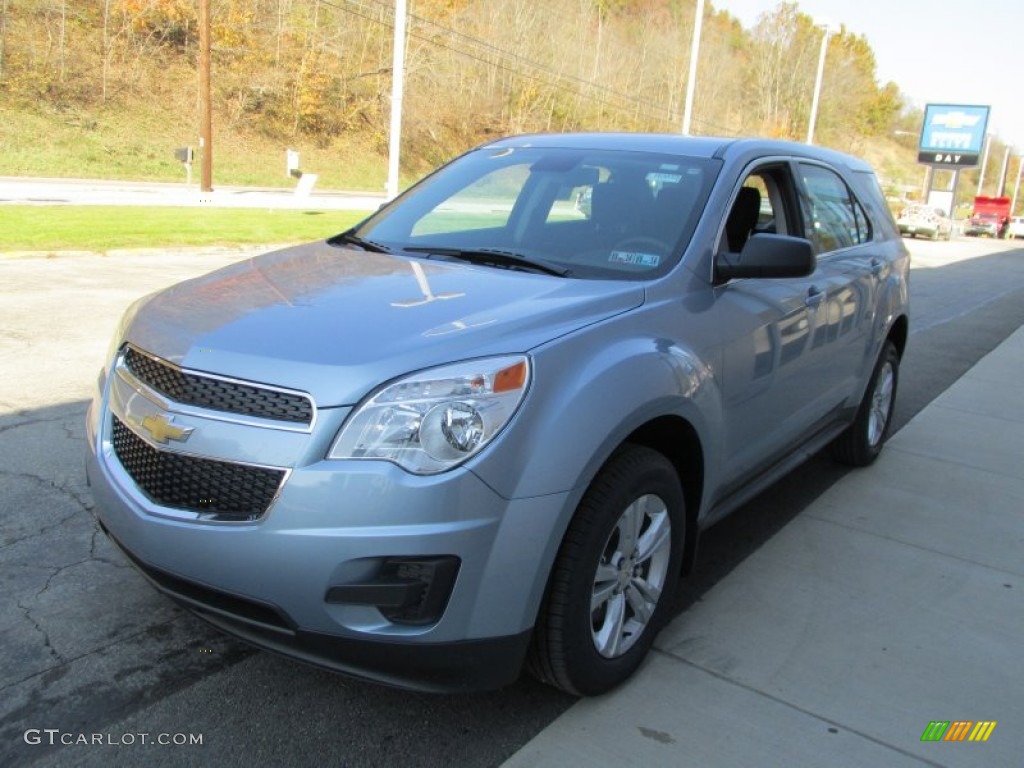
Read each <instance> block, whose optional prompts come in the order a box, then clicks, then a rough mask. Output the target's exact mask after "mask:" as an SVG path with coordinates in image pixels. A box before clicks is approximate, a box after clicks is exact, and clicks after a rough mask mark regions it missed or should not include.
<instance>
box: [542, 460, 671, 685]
mask: <svg viewBox="0 0 1024 768" xmlns="http://www.w3.org/2000/svg"><path fill="white" fill-rule="evenodd" d="M685 526H686V515H685V508H684V501H683V491H682V488H681V486H680V484H679V478H678V476H677V474H676V472H675V468H674V467H673V466H672V464H671V463H670V462H669V461H668V459H666V458H665V457H664V456H663V455H662V454H660V453H658V452H657V451H654V450H652V449H650V448H646V447H644V446H638V445H625V446H623V447H622V448H621V449H619V450H618V451H617V452H616V453H615V454H614V455H613V456H612V457H611V459H609V460H608V463H607V464H605V466H604V467H603V468H602V469H601V471H600V472H599V473H598V475H597V477H596V478H595V479H594V481H593V483H591V485H590V488H588V489H587V492H586V494H584V497H583V500H582V501H581V502H580V505H579V507H578V508H577V510H576V514H575V516H574V517H573V520H572V522H571V523H570V525H569V529H568V531H567V532H566V535H565V538H564V539H563V541H562V546H561V549H560V550H559V553H558V557H557V559H556V561H555V566H554V569H553V571H552V574H551V580H550V582H549V584H548V591H547V594H546V596H545V599H544V604H543V605H542V606H541V611H540V615H539V616H538V619H537V625H536V627H535V628H534V637H533V645H532V647H531V650H530V656H529V660H528V666H529V669H530V671H531V672H532V673H533V674H534V675H536V676H537V677H539V678H540V679H541V680H543V681H544V682H546V683H550V684H551V685H554V686H557V687H559V688H561V689H563V690H565V691H568V692H570V693H574V694H579V695H595V694H599V693H604V692H605V691H607V690H609V689H611V688H613V687H614V686H616V685H618V684H619V683H621V682H622V681H624V680H625V679H626V678H628V677H629V676H630V675H631V674H632V673H633V671H634V670H635V669H636V668H637V667H638V666H639V665H640V662H641V661H643V658H644V656H645V655H646V654H647V651H648V649H650V647H651V643H652V642H653V641H654V637H655V635H656V634H657V633H658V630H660V629H661V627H662V626H663V625H664V624H665V622H666V621H667V618H668V615H669V611H670V610H671V607H672V596H673V593H674V592H675V588H676V584H677V582H678V580H679V574H680V566H681V558H682V551H683V541H684V537H685Z"/></svg>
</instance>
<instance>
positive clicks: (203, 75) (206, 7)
mask: <svg viewBox="0 0 1024 768" xmlns="http://www.w3.org/2000/svg"><path fill="white" fill-rule="evenodd" d="M199 147H200V150H201V151H202V153H203V170H202V175H201V178H200V190H201V191H203V192H212V191H213V116H212V110H211V108H210V0H199Z"/></svg>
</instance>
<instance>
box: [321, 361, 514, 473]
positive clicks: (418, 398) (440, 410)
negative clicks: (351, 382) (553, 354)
mask: <svg viewBox="0 0 1024 768" xmlns="http://www.w3.org/2000/svg"><path fill="white" fill-rule="evenodd" d="M529 383H530V363H529V360H528V359H527V358H526V357H525V356H522V355H511V356H507V357H491V358H486V359H484V360H473V361H470V362H467V363H457V364H455V365H446V366H443V367H441V368H433V369H430V370H427V371H422V372H420V373H416V374H413V375H411V376H406V377H405V378H402V379H399V380H397V381H395V382H392V383H391V384H388V385H386V386H384V387H382V388H381V389H379V390H378V391H377V392H375V393H374V394H373V395H371V396H370V397H369V398H367V399H366V400H364V401H363V403H362V404H361V405H359V406H358V407H357V408H356V410H355V411H354V412H353V413H352V414H351V415H350V416H349V417H348V419H347V420H346V421H345V424H344V425H343V426H342V428H341V431H340V432H339V433H338V437H337V438H335V440H334V445H332V446H331V450H330V453H328V458H331V459H384V460H387V461H393V462H394V463H396V464H398V465H399V466H400V467H402V468H403V469H406V470H408V471H409V472H413V473H415V474H417V475H430V474H435V473H437V472H444V471H446V470H449V469H451V468H452V467H455V466H458V465H459V464H461V463H462V462H464V461H466V460H467V459H469V458H470V457H471V456H474V455H476V454H477V453H479V452H480V451H481V450H483V448H484V446H486V445H487V444H488V443H489V442H491V440H493V439H494V437H495V436H496V435H497V434H498V433H499V432H501V430H502V429H503V428H504V426H505V425H506V424H507V423H508V421H509V419H511V418H512V414H514V413H515V412H516V408H518V407H519V403H521V402H522V400H523V396H524V395H525V394H526V389H527V386H528V385H529Z"/></svg>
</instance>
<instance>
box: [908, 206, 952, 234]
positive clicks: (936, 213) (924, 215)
mask: <svg viewBox="0 0 1024 768" xmlns="http://www.w3.org/2000/svg"><path fill="white" fill-rule="evenodd" d="M896 225H897V226H898V227H899V228H900V234H901V235H910V237H917V236H918V235H921V236H923V237H927V238H930V239H932V240H938V239H939V238H942V239H943V240H949V239H950V238H951V237H952V236H953V223H952V222H951V221H950V219H949V215H948V214H947V213H946V212H945V211H944V210H942V209H941V208H934V207H932V206H930V205H908V206H907V207H906V208H904V209H903V212H902V213H900V216H899V218H898V219H896Z"/></svg>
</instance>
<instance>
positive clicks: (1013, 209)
mask: <svg viewBox="0 0 1024 768" xmlns="http://www.w3.org/2000/svg"><path fill="white" fill-rule="evenodd" d="M1022 166H1024V155H1021V156H1020V157H1018V158H1017V180H1016V181H1015V182H1014V183H1013V201H1012V202H1011V203H1010V215H1011V216H1013V214H1014V213H1016V211H1017V191H1018V190H1019V189H1020V169H1021V167H1022Z"/></svg>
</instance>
